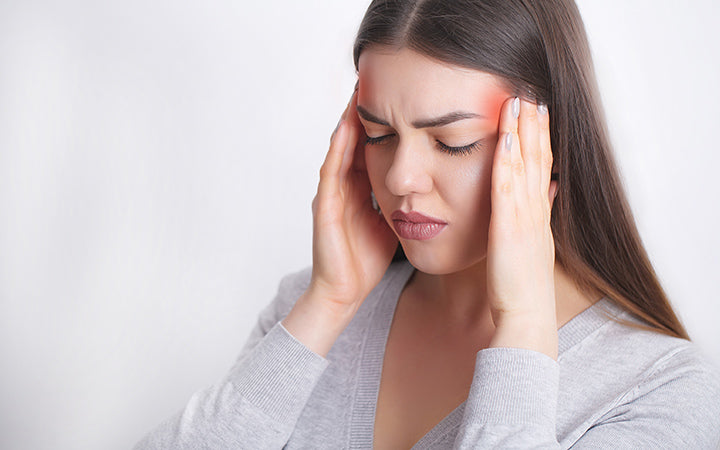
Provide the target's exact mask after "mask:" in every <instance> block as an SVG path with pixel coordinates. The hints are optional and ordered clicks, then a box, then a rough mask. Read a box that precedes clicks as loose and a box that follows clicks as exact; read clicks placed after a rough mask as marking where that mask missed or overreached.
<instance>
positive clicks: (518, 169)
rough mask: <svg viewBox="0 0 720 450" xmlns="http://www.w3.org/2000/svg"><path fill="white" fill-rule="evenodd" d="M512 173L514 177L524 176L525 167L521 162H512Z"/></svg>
mask: <svg viewBox="0 0 720 450" xmlns="http://www.w3.org/2000/svg"><path fill="white" fill-rule="evenodd" d="M511 168H512V171H513V173H514V174H515V175H523V174H525V166H524V165H523V163H522V161H514V162H512V163H511Z"/></svg>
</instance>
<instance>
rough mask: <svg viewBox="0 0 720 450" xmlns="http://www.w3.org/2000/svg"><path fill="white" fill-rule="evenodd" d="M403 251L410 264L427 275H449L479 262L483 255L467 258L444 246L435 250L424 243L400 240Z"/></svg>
mask: <svg viewBox="0 0 720 450" xmlns="http://www.w3.org/2000/svg"><path fill="white" fill-rule="evenodd" d="M400 245H402V248H403V252H405V256H406V257H407V259H408V261H409V262H410V264H412V265H413V267H415V268H416V269H417V270H419V271H420V272H423V273H426V274H428V275H449V274H453V273H457V272H462V271H464V270H466V269H468V268H470V267H472V266H475V265H476V264H478V263H479V262H481V261H482V260H483V259H484V258H485V256H484V255H483V257H481V258H478V257H475V258H469V257H466V255H461V254H460V253H461V252H458V251H452V249H449V248H445V249H444V250H445V251H442V250H441V251H435V250H433V249H431V248H428V246H427V244H426V243H420V242H402V241H400Z"/></svg>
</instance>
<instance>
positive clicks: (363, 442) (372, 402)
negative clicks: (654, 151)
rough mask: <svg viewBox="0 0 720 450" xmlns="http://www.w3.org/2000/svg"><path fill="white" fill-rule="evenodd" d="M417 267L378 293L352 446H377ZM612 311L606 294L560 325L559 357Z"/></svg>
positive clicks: (437, 432)
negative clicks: (386, 364)
mask: <svg viewBox="0 0 720 450" xmlns="http://www.w3.org/2000/svg"><path fill="white" fill-rule="evenodd" d="M414 271H415V268H414V267H413V266H412V265H411V264H410V263H409V262H407V261H406V262H404V263H402V264H401V265H400V267H399V268H398V269H397V272H395V273H394V274H393V275H392V276H391V278H390V279H389V280H387V284H386V285H385V288H384V289H382V291H381V292H378V294H377V295H378V297H379V298H378V301H377V303H376V304H375V305H374V309H373V311H372V313H371V315H370V323H369V326H368V330H367V333H366V334H365V339H364V341H363V346H362V350H361V355H360V366H359V368H358V373H357V377H358V379H357V384H356V391H355V401H354V402H353V407H352V412H351V421H350V443H349V444H350V445H349V447H350V448H351V449H370V448H372V447H373V433H374V428H375V409H376V405H377V398H378V393H379V391H380V380H381V376H382V367H383V361H384V359H385V349H386V346H387V340H388V336H389V334H390V326H391V325H392V320H393V318H394V316H395V310H396V307H397V304H398V300H399V298H400V294H401V293H402V291H403V289H404V288H405V285H406V284H407V282H408V280H409V279H410V276H411V275H412V274H413V272H414ZM608 313H609V314H610V315H615V316H617V315H618V314H620V313H621V309H620V308H619V307H618V306H616V305H615V304H614V303H612V302H611V301H610V300H608V299H607V297H603V298H602V299H600V300H599V301H597V302H595V303H594V304H593V305H592V306H590V307H588V308H587V309H585V310H584V311H582V312H580V313H579V314H577V315H576V316H575V317H573V318H572V319H570V320H569V321H568V322H567V323H565V325H563V326H562V327H560V328H559V329H558V345H559V347H558V360H560V358H561V357H562V355H563V353H564V352H565V351H567V350H568V349H569V348H571V347H573V346H574V345H575V344H577V343H578V342H580V341H581V340H582V339H584V338H585V337H586V336H588V335H589V334H590V333H592V332H593V331H594V330H596V329H597V328H599V327H600V326H601V325H602V324H604V323H606V322H607V321H608V320H609V317H608ZM464 411H465V401H463V402H462V403H461V404H460V405H458V406H457V407H456V408H455V409H454V410H452V411H451V412H450V413H449V414H448V415H447V416H445V417H444V418H443V419H442V420H441V421H440V422H438V423H437V424H436V425H435V426H434V427H433V428H432V429H430V431H428V432H427V433H426V434H425V435H424V436H423V437H422V438H420V440H418V441H417V442H416V443H415V445H413V447H412V449H411V450H420V449H423V448H427V447H428V446H429V445H431V444H432V443H433V442H435V441H437V440H438V439H440V438H441V437H443V436H445V435H446V434H447V433H448V432H449V431H451V430H452V429H453V428H456V427H458V426H459V425H460V423H461V421H462V416H463V413H464Z"/></svg>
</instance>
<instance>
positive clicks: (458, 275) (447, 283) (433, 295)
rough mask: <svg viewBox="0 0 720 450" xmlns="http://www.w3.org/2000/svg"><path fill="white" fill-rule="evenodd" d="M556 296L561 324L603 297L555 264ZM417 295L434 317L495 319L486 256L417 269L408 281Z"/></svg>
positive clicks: (474, 321)
mask: <svg viewBox="0 0 720 450" xmlns="http://www.w3.org/2000/svg"><path fill="white" fill-rule="evenodd" d="M554 278H555V300H556V314H557V324H558V327H561V326H563V325H564V324H565V323H567V322H568V321H569V320H570V319H572V318H573V317H575V316H576V315H577V314H579V313H580V312H582V311H583V310H585V309H586V308H588V307H589V306H591V305H592V304H593V303H594V302H595V301H597V300H599V299H600V298H601V297H602V294H601V293H599V292H596V291H592V292H584V291H582V290H581V289H580V288H579V287H578V286H577V285H576V284H575V282H574V281H573V280H572V279H571V278H570V276H569V275H568V274H567V272H565V270H564V269H563V268H562V267H561V266H560V265H559V264H556V265H555V273H554ZM408 287H409V288H411V289H412V292H413V297H414V298H416V299H417V301H419V302H421V303H422V305H423V307H424V308H423V309H426V310H427V311H428V312H429V313H431V314H432V315H433V316H434V317H436V318H438V319H441V320H442V321H444V322H446V323H454V324H457V325H458V326H462V327H473V326H479V325H484V326H487V325H488V323H492V319H491V315H490V307H489V304H488V301H487V284H486V260H485V259H483V260H482V261H481V262H479V263H478V264H476V265H474V266H471V267H468V268H467V269H464V270H462V271H460V272H455V273H451V274H443V275H431V274H427V273H423V272H420V271H416V272H415V273H414V275H413V277H412V280H411V281H410V283H409V284H408Z"/></svg>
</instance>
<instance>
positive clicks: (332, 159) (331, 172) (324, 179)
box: [318, 120, 349, 198]
mask: <svg viewBox="0 0 720 450" xmlns="http://www.w3.org/2000/svg"><path fill="white" fill-rule="evenodd" d="M348 134H349V129H348V126H347V123H345V121H344V120H341V121H340V123H339V124H338V128H337V132H336V133H335V135H334V136H333V140H332V142H331V143H330V149H329V150H328V152H327V155H325V161H324V162H323V165H322V166H321V167H320V182H319V183H318V197H320V198H322V197H324V196H326V195H328V194H330V193H332V192H337V191H338V190H339V188H340V168H341V166H342V160H343V155H344V152H345V149H346V147H347V138H348Z"/></svg>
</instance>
